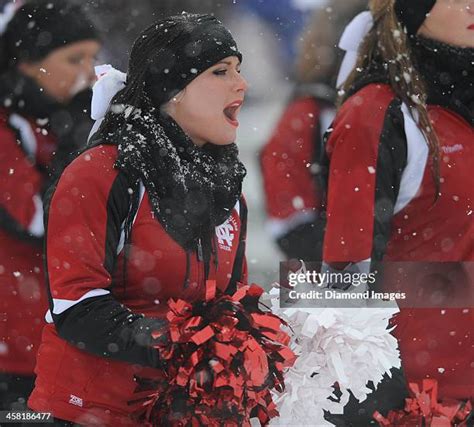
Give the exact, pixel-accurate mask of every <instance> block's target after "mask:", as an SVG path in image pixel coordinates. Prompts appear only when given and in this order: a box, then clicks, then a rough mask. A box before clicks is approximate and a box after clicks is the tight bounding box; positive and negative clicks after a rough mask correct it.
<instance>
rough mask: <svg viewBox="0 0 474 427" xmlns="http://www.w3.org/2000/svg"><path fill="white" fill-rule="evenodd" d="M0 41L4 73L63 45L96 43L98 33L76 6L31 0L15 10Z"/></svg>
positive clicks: (61, 0)
mask: <svg viewBox="0 0 474 427" xmlns="http://www.w3.org/2000/svg"><path fill="white" fill-rule="evenodd" d="M1 39H2V46H1V59H2V65H3V71H4V70H5V68H6V67H10V68H11V67H12V66H13V65H15V64H16V63H18V62H21V61H38V60H40V59H42V58H44V57H46V56H47V55H48V54H49V53H50V52H52V51H53V50H55V49H57V48H60V47H63V46H65V45H67V44H70V43H74V42H78V41H81V40H89V39H93V40H96V39H98V34H97V31H96V29H95V28H94V26H93V24H92V23H91V21H90V20H89V19H88V18H87V16H86V15H85V13H84V12H83V10H82V9H81V7H80V6H78V5H73V4H70V3H68V2H67V1H65V0H33V1H29V2H27V3H25V4H24V5H23V6H21V7H20V8H19V9H18V10H17V11H16V13H15V15H14V16H13V18H12V19H11V21H10V22H9V23H8V25H7V28H6V30H5V33H4V34H3V35H2V36H1Z"/></svg>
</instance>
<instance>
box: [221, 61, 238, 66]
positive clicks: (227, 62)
mask: <svg viewBox="0 0 474 427" xmlns="http://www.w3.org/2000/svg"><path fill="white" fill-rule="evenodd" d="M217 64H226V65H229V66H232V62H230V61H219V62H218V63H217ZM217 64H216V65H217ZM237 65H240V62H238V63H237Z"/></svg>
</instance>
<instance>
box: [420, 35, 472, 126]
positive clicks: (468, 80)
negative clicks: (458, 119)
mask: <svg viewBox="0 0 474 427" xmlns="http://www.w3.org/2000/svg"><path fill="white" fill-rule="evenodd" d="M413 53H414V56H415V62H416V67H417V69H418V71H419V72H420V73H421V75H422V76H423V78H424V80H425V83H426V86H427V91H428V104H436V105H441V106H443V107H446V108H449V109H451V110H453V111H455V112H456V113H458V114H460V115H461V116H463V117H464V118H465V119H466V120H467V121H468V122H470V123H471V124H472V125H474V48H461V47H456V46H451V45H448V44H445V43H441V42H438V41H435V40H432V39H427V38H424V37H417V38H416V39H415V43H413Z"/></svg>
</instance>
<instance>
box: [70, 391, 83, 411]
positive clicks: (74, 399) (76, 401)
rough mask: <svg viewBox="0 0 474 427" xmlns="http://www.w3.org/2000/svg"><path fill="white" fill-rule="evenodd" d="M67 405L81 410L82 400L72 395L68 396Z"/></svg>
mask: <svg viewBox="0 0 474 427" xmlns="http://www.w3.org/2000/svg"><path fill="white" fill-rule="evenodd" d="M69 403H70V404H71V405H76V406H80V407H81V408H82V405H83V402H82V399H81V398H80V397H77V396H74V395H73V394H71V395H70V396H69Z"/></svg>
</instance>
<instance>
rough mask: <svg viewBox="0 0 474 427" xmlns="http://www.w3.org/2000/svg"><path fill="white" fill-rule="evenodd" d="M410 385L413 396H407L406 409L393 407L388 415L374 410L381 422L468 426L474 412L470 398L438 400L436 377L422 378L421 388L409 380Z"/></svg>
mask: <svg viewBox="0 0 474 427" xmlns="http://www.w3.org/2000/svg"><path fill="white" fill-rule="evenodd" d="M409 389H410V392H411V394H412V396H413V397H410V398H408V399H406V402H405V408H404V409H403V410H400V411H390V412H389V413H388V415H387V417H386V418H385V417H383V416H382V415H381V414H380V413H379V412H375V413H374V419H375V420H376V421H377V422H378V423H379V425H380V426H382V427H389V426H426V427H430V426H432V427H435V426H436V427H451V426H459V427H465V426H467V422H466V421H467V418H468V417H469V415H470V414H471V412H472V402H471V401H468V402H450V403H449V404H441V403H439V402H438V382H437V381H436V380H430V379H428V380H423V388H422V389H421V390H420V388H419V387H418V384H414V383H410V384H409Z"/></svg>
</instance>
